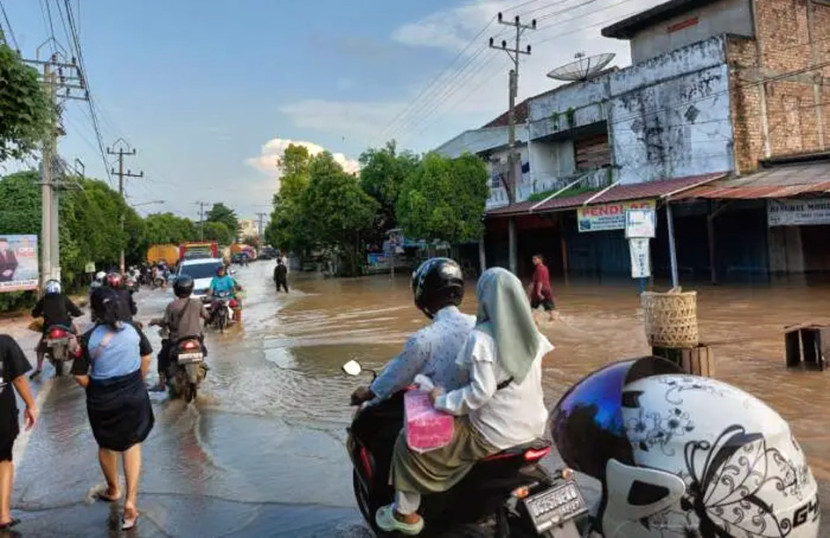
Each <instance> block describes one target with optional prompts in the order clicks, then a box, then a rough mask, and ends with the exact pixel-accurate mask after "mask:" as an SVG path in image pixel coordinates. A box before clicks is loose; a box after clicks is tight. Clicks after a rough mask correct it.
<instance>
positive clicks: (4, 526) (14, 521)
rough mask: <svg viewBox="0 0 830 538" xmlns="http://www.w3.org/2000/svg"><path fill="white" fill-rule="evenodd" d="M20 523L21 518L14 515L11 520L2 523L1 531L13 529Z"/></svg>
mask: <svg viewBox="0 0 830 538" xmlns="http://www.w3.org/2000/svg"><path fill="white" fill-rule="evenodd" d="M18 523H20V520H19V519H17V518H14V517H13V518H12V520H11V521H9V522H8V523H3V524H0V531H4V530H6V529H11V528H12V527H14V526H15V525H17V524H18Z"/></svg>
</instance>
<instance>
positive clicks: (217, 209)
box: [205, 202, 239, 243]
mask: <svg viewBox="0 0 830 538" xmlns="http://www.w3.org/2000/svg"><path fill="white" fill-rule="evenodd" d="M210 222H213V223H221V224H224V225H225V226H226V227H227V229H228V231H229V233H230V234H231V241H228V243H232V242H233V239H236V231H237V229H239V219H237V217H236V212H235V211H234V210H233V209H231V208H229V207H228V206H226V205H225V204H223V203H221V202H220V203H218V204H213V207H211V208H210V211H208V214H207V218H206V223H205V239H208V232H207V230H208V227H207V223H210ZM211 229H212V230H213V231H214V232H216V231H217V230H218V229H217V228H215V227H212V228H211Z"/></svg>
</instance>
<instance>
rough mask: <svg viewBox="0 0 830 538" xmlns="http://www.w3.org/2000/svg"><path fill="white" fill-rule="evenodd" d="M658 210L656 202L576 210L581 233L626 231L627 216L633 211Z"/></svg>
mask: <svg viewBox="0 0 830 538" xmlns="http://www.w3.org/2000/svg"><path fill="white" fill-rule="evenodd" d="M655 208H656V204H655V202H654V200H637V201H633V202H617V203H613V204H602V205H591V206H587V207H580V208H578V209H577V210H576V216H577V219H576V220H577V223H578V224H579V231H580V232H604V231H607V230H625V215H626V212H627V211H629V210H631V209H651V210H652V211H653V210H654V209H655Z"/></svg>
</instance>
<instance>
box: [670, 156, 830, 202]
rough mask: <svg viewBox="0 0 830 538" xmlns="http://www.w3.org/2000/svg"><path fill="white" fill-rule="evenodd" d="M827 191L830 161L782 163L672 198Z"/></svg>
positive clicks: (829, 188) (751, 196) (752, 196)
mask: <svg viewBox="0 0 830 538" xmlns="http://www.w3.org/2000/svg"><path fill="white" fill-rule="evenodd" d="M827 192H830V161H827V162H819V163H809V164H793V165H788V166H780V167H775V168H771V169H769V170H764V171H762V172H758V173H755V174H752V175H749V176H746V177H742V178H737V179H728V180H724V181H718V182H716V183H711V184H709V185H705V186H701V187H697V188H695V189H690V190H688V191H686V192H683V193H680V194H678V195H676V196H672V200H689V199H693V198H703V199H710V200H713V199H724V200H757V199H763V198H791V197H794V196H801V195H805V194H814V195H815V194H820V195H823V194H825V193H827Z"/></svg>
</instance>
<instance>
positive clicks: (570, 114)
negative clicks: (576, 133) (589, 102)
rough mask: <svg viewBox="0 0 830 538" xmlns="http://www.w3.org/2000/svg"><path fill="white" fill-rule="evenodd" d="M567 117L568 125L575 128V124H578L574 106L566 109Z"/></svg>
mask: <svg viewBox="0 0 830 538" xmlns="http://www.w3.org/2000/svg"><path fill="white" fill-rule="evenodd" d="M565 119H566V120H567V122H568V127H569V128H571V129H573V128H574V125H576V110H574V107H569V108H568V110H566V111H565Z"/></svg>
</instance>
